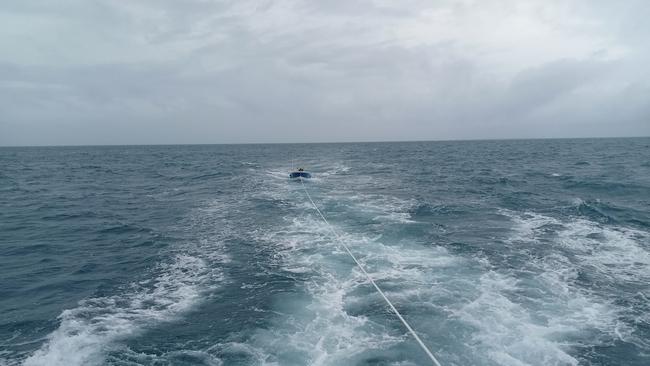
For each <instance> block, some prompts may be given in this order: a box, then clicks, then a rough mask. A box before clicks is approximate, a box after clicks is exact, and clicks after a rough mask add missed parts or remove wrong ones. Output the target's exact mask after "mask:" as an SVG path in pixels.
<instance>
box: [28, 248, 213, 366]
mask: <svg viewBox="0 0 650 366" xmlns="http://www.w3.org/2000/svg"><path fill="white" fill-rule="evenodd" d="M159 272H160V274H159V275H158V276H157V277H155V278H154V279H151V280H145V281H142V282H139V283H134V284H132V285H131V289H130V290H128V291H126V292H125V293H124V294H121V295H115V296H110V297H99V298H91V299H87V300H83V301H82V302H81V303H80V304H79V306H78V307H77V308H74V309H69V310H65V311H64V312H63V313H62V314H61V315H60V316H59V320H60V323H61V324H60V326H59V328H58V329H57V330H56V331H54V332H53V333H51V334H50V335H49V336H48V337H47V338H48V339H47V341H46V343H45V344H44V345H43V347H41V349H39V350H38V351H36V352H35V353H34V354H33V355H31V356H30V357H29V358H27V359H26V360H25V362H24V365H25V366H36V365H40V366H42V365H53V366H54V365H57V366H58V365H61V366H64V365H66V366H74V365H98V364H101V363H102V362H103V356H104V354H105V353H106V351H108V350H110V349H111V347H112V345H113V343H114V342H117V341H119V340H121V339H125V338H127V337H131V336H134V335H137V334H139V333H140V332H142V331H143V330H145V329H146V328H147V327H151V326H155V325H156V324H158V323H160V322H166V321H172V320H175V319H176V318H177V317H178V316H179V315H181V314H183V313H184V312H186V311H188V310H189V309H191V308H192V306H194V305H195V304H196V303H197V302H198V301H199V298H200V294H201V292H202V291H203V290H204V289H205V288H204V285H205V283H206V282H207V281H210V282H213V281H214V280H215V279H216V278H215V276H218V274H216V273H214V271H213V270H211V269H209V268H208V266H206V263H205V262H204V261H203V260H202V259H200V258H196V257H192V256H187V255H178V256H176V257H175V258H174V261H173V263H171V264H169V265H161V268H159Z"/></svg>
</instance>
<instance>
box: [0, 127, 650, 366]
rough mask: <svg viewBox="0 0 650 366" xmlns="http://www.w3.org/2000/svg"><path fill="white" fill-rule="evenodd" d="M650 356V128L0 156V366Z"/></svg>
mask: <svg viewBox="0 0 650 366" xmlns="http://www.w3.org/2000/svg"><path fill="white" fill-rule="evenodd" d="M292 156H293V157H295V158H296V160H297V161H299V162H300V164H302V165H304V166H305V167H308V168H309V169H310V170H311V171H312V172H313V173H314V176H315V178H314V179H313V180H311V181H310V182H309V183H308V187H307V189H308V190H309V192H310V193H311V195H312V196H313V198H314V200H315V201H316V202H317V203H318V204H319V205H320V206H321V208H322V209H323V211H324V212H325V214H326V215H327V216H328V218H329V220H330V222H331V223H332V224H333V225H334V226H335V227H336V229H337V230H339V231H340V232H341V233H343V236H344V238H345V240H346V242H347V243H349V245H350V247H351V248H352V250H353V251H354V252H355V253H357V255H358V256H359V257H360V258H361V259H362V262H363V263H364V264H365V266H366V267H367V269H368V270H369V272H370V273H371V274H372V275H373V276H374V277H375V278H376V279H377V280H378V283H379V285H380V286H381V287H382V288H383V289H385V291H386V293H387V295H388V296H389V297H390V298H391V299H392V300H393V302H394V303H395V304H396V306H397V307H398V308H399V309H400V310H401V311H402V312H403V314H404V316H405V317H406V318H407V320H409V321H410V322H411V323H412V324H413V325H414V327H415V328H416V330H417V331H418V332H419V333H420V335H421V337H422V339H423V340H424V342H425V343H427V344H428V345H429V346H430V348H431V349H432V351H433V352H434V353H435V354H436V356H438V358H439V359H440V361H441V362H442V364H443V365H648V364H650V302H649V299H650V285H649V284H650V282H649V281H650V139H647V138H645V139H595V140H588V139H585V140H534V141H477V142H428V143H377V144H317V145H232V146H140V147H138V146H134V147H65V148H3V149H0V207H1V211H0V279H1V281H0V314H1V316H0V364H2V365H18V364H24V365H66V366H68V365H70V366H72V365H425V364H428V363H427V358H426V355H425V354H424V353H422V351H421V350H420V349H419V348H418V347H417V344H415V342H414V341H413V340H412V339H411V338H409V335H408V334H407V333H406V330H405V329H404V328H403V327H402V325H401V324H400V323H399V321H398V319H396V318H395V317H394V316H393V315H392V314H391V313H390V312H389V310H388V309H387V307H386V306H385V304H384V303H382V301H381V298H380V297H379V296H378V295H377V294H376V293H375V292H374V290H373V289H372V287H370V286H369V285H368V284H367V283H366V282H365V281H364V277H363V276H362V274H361V273H360V272H359V271H358V270H357V269H356V268H355V266H354V263H353V262H352V260H351V259H350V258H349V257H348V256H347V254H346V253H345V252H344V251H342V250H341V248H338V247H337V246H336V244H335V243H334V242H333V240H332V238H331V237H330V236H329V234H328V231H327V227H326V226H325V225H324V224H323V223H322V222H321V221H320V220H319V218H318V216H317V214H316V213H315V212H314V211H313V209H312V208H311V206H310V204H309V202H308V201H307V199H306V197H305V195H304V192H303V191H302V190H301V187H300V185H299V184H295V183H292V182H289V181H288V180H287V178H286V176H287V172H288V170H289V169H290V164H291V157H292Z"/></svg>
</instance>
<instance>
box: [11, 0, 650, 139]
mask: <svg viewBox="0 0 650 366" xmlns="http://www.w3.org/2000/svg"><path fill="white" fill-rule="evenodd" d="M26 3H29V4H28V5H16V4H11V5H6V6H7V9H6V10H8V12H7V13H6V14H5V17H11V16H12V14H20V16H21V17H24V16H38V17H39V18H44V19H50V18H52V19H58V20H57V22H55V23H56V24H57V25H56V27H59V26H61V24H64V25H65V27H68V28H69V29H68V32H66V33H64V35H65V36H66V37H72V35H70V34H71V33H70V32H71V31H72V30H74V29H78V30H79V31H80V32H82V31H83V29H81V28H78V27H82V26H88V25H89V24H93V25H94V27H93V28H92V29H89V30H88V34H87V35H85V36H84V37H86V38H83V42H81V43H79V42H77V43H75V42H73V40H71V39H70V40H68V39H62V40H61V43H60V44H52V43H51V42H52V41H51V39H50V36H51V35H48V34H46V33H45V32H46V31H47V29H36V28H35V29H31V28H29V29H27V28H26V29H25V30H24V32H23V33H24V34H23V35H24V36H30V37H32V38H34V39H36V40H40V42H45V43H46V44H48V45H49V46H50V47H48V48H45V51H41V52H43V53H44V55H51V56H52V61H50V60H49V58H48V57H44V58H38V59H37V58H30V56H29V55H32V54H34V53H36V51H35V50H36V49H37V48H35V47H36V46H37V45H38V44H39V42H35V43H34V44H33V45H32V44H24V45H22V46H21V48H20V49H19V50H17V53H16V54H13V55H9V54H7V55H0V144H3V145H15V144H94V143H175V142H177V143H192V142H197V143H210V142H282V141H289V142H291V141H355V140H393V139H453V138H499V137H503V138H512V137H561V136H589V135H593V134H596V135H599V136H605V135H619V134H621V133H624V134H626V135H648V134H650V122H649V121H648V117H649V116H650V113H649V112H650V108H649V107H648V106H649V101H650V94H649V93H648V90H649V87H650V78H649V77H648V76H646V75H645V72H644V70H645V66H644V65H645V61H646V60H647V59H648V57H649V56H650V53H649V52H648V50H646V49H645V48H643V47H638V46H635V43H634V42H633V41H630V40H629V39H627V38H625V39H618V38H616V37H620V34H619V33H618V29H614V28H608V27H613V26H614V25H610V26H608V25H607V24H608V23H607V22H608V20H607V19H606V18H605V17H606V14H605V13H606V10H607V7H608V5H606V4H604V3H603V4H597V3H594V4H595V5H593V7H594V8H596V9H591V8H589V7H588V6H587V5H585V3H582V2H576V4H575V6H576V7H583V8H589V10H590V12H589V14H588V17H589V18H587V19H585V20H584V22H583V23H585V24H588V26H585V27H587V28H588V32H586V33H583V34H580V36H579V37H577V36H575V34H576V32H578V30H579V29H581V28H580V27H581V26H580V25H575V24H558V25H553V27H551V28H547V29H546V30H543V32H551V31H552V32H556V33H557V32H560V33H559V34H562V35H564V34H565V35H566V37H567V38H571V37H574V36H575V37H576V38H575V39H573V38H571V39H572V40H573V41H572V42H573V43H568V44H567V45H576V46H581V45H583V44H587V43H585V42H587V41H584V39H585V38H584V37H590V34H591V32H594V33H598V34H596V35H594V36H593V37H595V38H594V39H593V40H590V41H589V42H588V44H594V45H596V46H598V47H597V48H595V49H593V50H591V51H590V52H588V53H587V54H585V55H584V56H583V57H573V56H571V57H568V56H567V55H566V54H563V53H562V52H558V51H555V52H556V53H557V54H553V55H549V56H548V57H546V58H545V59H544V60H538V61H536V60H533V61H530V60H524V61H525V62H526V63H524V61H520V62H513V61H512V60H511V59H510V56H509V55H510V51H521V50H525V49H527V48H530V49H531V50H537V49H539V48H540V47H541V48H542V49H543V48H544V47H545V46H549V49H552V48H553V47H551V46H552V45H551V44H548V45H545V44H538V43H535V42H532V41H531V42H530V44H527V43H522V44H517V47H518V48H512V49H508V48H499V47H501V46H499V47H497V46H494V45H493V44H494V43H495V42H496V44H501V43H503V44H504V45H507V44H508V43H509V42H514V41H511V40H510V38H509V37H510V36H509V35H508V34H502V33H495V34H494V35H493V36H490V37H494V38H490V37H487V38H484V40H483V41H480V40H477V39H475V38H471V37H474V35H473V33H470V35H469V36H468V35H464V34H461V33H462V32H463V28H462V27H461V28H459V30H458V32H459V33H458V34H457V35H446V36H444V37H442V36H441V37H438V36H437V35H436V34H432V33H430V32H432V31H434V30H436V29H438V28H431V30H429V28H427V27H428V26H427V24H426V22H424V23H422V24H420V25H418V26H417V27H415V28H413V29H415V31H412V30H410V29H411V27H412V26H413V24H414V22H416V21H420V20H416V18H417V17H419V16H420V14H423V13H425V12H426V11H428V10H432V9H431V5H430V4H429V3H428V2H419V1H412V2H409V4H410V5H409V6H404V5H399V4H393V5H390V6H388V5H385V3H383V2H382V3H379V2H373V1H363V2H355V3H350V2H339V1H336V2H328V3H326V4H325V3H312V2H301V1H291V2H286V1H282V2H271V1H268V2H256V3H252V2H225V1H221V2H213V1H199V0H195V1H190V2H176V1H153V0H152V1H143V2H137V3H124V4H122V3H113V2H103V1H94V2H81V1H66V2H62V3H60V6H54V5H52V4H50V3H49V2H42V3H34V2H31V3H30V2H26ZM547 3H548V4H551V5H545V4H547ZM21 4H22V3H21ZM503 4H504V6H503V8H500V9H499V12H514V11H515V10H512V9H514V8H515V7H514V5H513V4H514V3H510V2H508V1H504V2H503ZM552 4H555V3H554V2H544V3H541V2H540V3H537V5H538V6H540V7H545V6H549V7H551V6H553V5H552ZM474 5H475V6H474V7H472V6H468V5H463V3H462V2H455V1H444V2H440V3H438V4H437V5H435V6H437V8H435V9H433V10H436V11H439V12H440V14H442V15H440V16H445V17H449V18H445V19H447V21H449V22H453V21H454V19H455V17H466V16H470V17H471V18H470V19H472V20H473V19H475V18H476V19H483V18H484V17H485V14H492V12H490V11H486V12H485V14H483V13H481V14H480V16H474V12H481V11H482V8H481V4H480V3H476V4H474ZM629 5H630V6H641V5H639V3H637V2H629ZM2 6H5V5H2ZM0 7H1V6H0ZM511 8H512V9H511ZM550 10H553V11H555V10H554V8H551V9H550ZM100 13H101V14H103V15H105V16H100V15H99V14H100ZM7 14H8V15H7ZM512 14H515V13H512ZM620 14H622V15H621V16H620V17H621V18H625V19H628V18H630V17H633V14H631V13H630V12H629V11H621V12H620ZM14 16H18V15H14ZM513 16H514V15H513ZM517 16H523V15H520V14H517ZM525 16H530V15H525ZM585 16H587V15H585ZM62 19H63V20H64V21H63V22H62ZM491 21H493V22H495V23H496V22H499V19H493V20H491ZM531 21H532V20H531ZM556 22H557V21H556ZM577 23H580V22H577ZM47 24H49V23H47ZM462 24H464V23H462ZM490 24H491V23H488V24H487V25H488V26H489V25H490ZM540 24H542V25H540V27H542V26H544V27H546V25H544V24H546V23H544V22H543V21H540ZM580 24H581V23H580ZM594 24H597V26H595V25H594ZM616 24H618V23H616ZM44 27H45V26H44ZM422 27H424V28H423V29H424V30H423V31H421V30H420V29H421V28H422ZM594 27H595V28H594ZM46 28H47V27H46ZM596 28H597V29H598V32H595V30H594V29H596ZM403 29H409V32H407V33H406V34H407V36H404V35H403V34H404V32H400V30H403ZM486 29H490V28H489V27H487V28H486ZM576 29H578V30H576ZM12 31H15V32H18V33H20V32H21V31H22V30H21V29H14V30H12ZM535 31H536V32H542V31H541V30H535ZM413 32H415V33H413ZM562 32H566V33H562ZM640 32H641V33H644V32H646V31H645V30H641V31H640ZM109 34H110V35H109ZM540 34H545V33H540ZM603 34H605V36H603ZM644 34H646V35H647V33H644ZM405 37H406V38H405ZM467 37H470V38H467ZM498 37H505V38H504V39H503V40H501V39H500V38H498ZM3 38H4V42H9V44H13V43H11V39H10V38H9V36H5V35H3V34H2V33H0V42H3ZM91 41H92V42H91ZM479 41H480V42H485V44H481V43H480V42H479ZM628 41H629V42H628ZM48 42H49V43H48ZM477 42H479V43H478V45H477ZM499 42H501V43H499ZM122 43H123V44H122ZM79 44H81V45H83V48H80V47H79ZM75 45H76V46H75ZM594 47H595V46H594ZM54 48H56V49H57V51H56V52H55V51H52V49H54ZM18 51H20V52H23V51H24V54H23V56H21V57H19V56H20V55H19V53H20V52H18ZM58 52H65V53H66V54H67V55H68V56H69V57H68V58H61V57H58V56H59V53H58ZM567 54H569V53H567ZM77 56H78V57H77ZM25 58H27V59H25ZM70 60H72V61H70Z"/></svg>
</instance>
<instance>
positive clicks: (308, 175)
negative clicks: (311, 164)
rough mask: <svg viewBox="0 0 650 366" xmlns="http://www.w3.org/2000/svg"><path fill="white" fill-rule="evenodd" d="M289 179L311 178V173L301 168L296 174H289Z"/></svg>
mask: <svg viewBox="0 0 650 366" xmlns="http://www.w3.org/2000/svg"><path fill="white" fill-rule="evenodd" d="M289 178H291V179H299V178H311V173H309V172H307V171H305V169H303V168H300V169H298V170H296V171H294V172H291V173H289Z"/></svg>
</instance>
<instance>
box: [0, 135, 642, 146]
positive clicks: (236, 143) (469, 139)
mask: <svg viewBox="0 0 650 366" xmlns="http://www.w3.org/2000/svg"><path fill="white" fill-rule="evenodd" d="M635 138H641V139H642V138H650V135H648V136H584V137H503V138H458V139H454V138H450V139H440V140H434V139H432V140H367V141H310V142H196V143H149V144H147V143H143V144H140V143H133V144H131V143H127V144H61V145H0V148H17V147H111V146H115V147H117V146H207V145H317V144H380V143H418V142H471V141H526V140H595V139H635Z"/></svg>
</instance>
